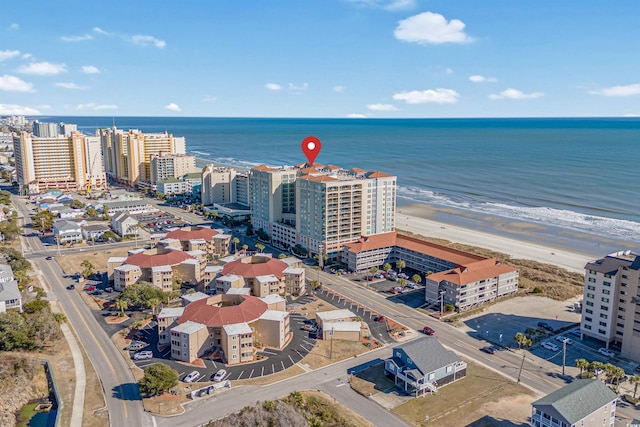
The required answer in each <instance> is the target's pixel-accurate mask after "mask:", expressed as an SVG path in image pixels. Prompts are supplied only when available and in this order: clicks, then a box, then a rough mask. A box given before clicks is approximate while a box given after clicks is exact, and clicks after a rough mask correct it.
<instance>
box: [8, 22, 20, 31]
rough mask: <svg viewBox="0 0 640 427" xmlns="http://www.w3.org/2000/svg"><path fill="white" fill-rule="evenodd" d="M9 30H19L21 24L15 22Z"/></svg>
mask: <svg viewBox="0 0 640 427" xmlns="http://www.w3.org/2000/svg"><path fill="white" fill-rule="evenodd" d="M9 29H10V30H19V29H20V24H16V23H15V22H14V23H13V24H11V25H9Z"/></svg>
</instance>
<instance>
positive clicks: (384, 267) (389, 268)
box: [382, 262, 391, 271]
mask: <svg viewBox="0 0 640 427" xmlns="http://www.w3.org/2000/svg"><path fill="white" fill-rule="evenodd" d="M382 269H383V270H384V271H389V270H391V264H389V263H388V262H385V263H384V265H383V266H382Z"/></svg>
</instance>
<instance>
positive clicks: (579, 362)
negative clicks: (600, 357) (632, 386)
mask: <svg viewBox="0 0 640 427" xmlns="http://www.w3.org/2000/svg"><path fill="white" fill-rule="evenodd" d="M575 363H576V368H580V378H582V373H583V372H584V370H585V369H587V370H588V369H589V361H588V360H587V359H576V362H575ZM639 378H640V377H639Z"/></svg>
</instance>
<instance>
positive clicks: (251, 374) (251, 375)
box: [249, 369, 254, 378]
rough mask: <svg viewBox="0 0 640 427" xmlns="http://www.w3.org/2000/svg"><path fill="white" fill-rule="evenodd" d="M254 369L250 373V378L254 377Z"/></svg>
mask: <svg viewBox="0 0 640 427" xmlns="http://www.w3.org/2000/svg"><path fill="white" fill-rule="evenodd" d="M253 371H254V370H253V369H252V370H251V373H250V374H249V378H251V377H253Z"/></svg>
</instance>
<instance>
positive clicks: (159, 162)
mask: <svg viewBox="0 0 640 427" xmlns="http://www.w3.org/2000/svg"><path fill="white" fill-rule="evenodd" d="M150 170H151V184H152V185H155V184H157V183H158V182H159V181H165V180H168V179H181V178H182V177H183V176H185V175H187V174H190V173H194V172H197V171H198V168H196V158H195V157H194V156H191V155H188V154H182V153H165V152H161V153H153V154H151V168H150Z"/></svg>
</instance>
